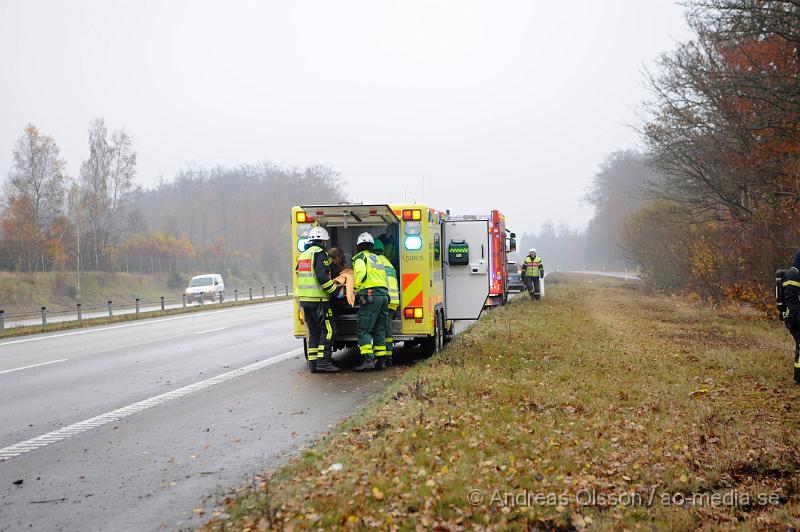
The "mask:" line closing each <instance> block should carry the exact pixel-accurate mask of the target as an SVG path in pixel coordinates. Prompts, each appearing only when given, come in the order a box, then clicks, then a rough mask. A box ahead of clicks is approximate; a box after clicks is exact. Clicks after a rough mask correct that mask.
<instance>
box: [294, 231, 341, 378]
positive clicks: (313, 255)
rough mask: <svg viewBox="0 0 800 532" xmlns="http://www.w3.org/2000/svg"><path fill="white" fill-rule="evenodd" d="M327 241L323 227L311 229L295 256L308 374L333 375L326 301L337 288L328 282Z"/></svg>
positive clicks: (331, 331)
mask: <svg viewBox="0 0 800 532" xmlns="http://www.w3.org/2000/svg"><path fill="white" fill-rule="evenodd" d="M329 240H330V236H328V231H327V230H326V229H325V228H324V227H320V226H317V227H313V228H312V229H311V231H309V233H308V242H307V243H306V246H305V250H304V251H303V252H302V253H301V254H300V256H299V257H297V265H296V266H295V272H296V273H297V298H298V300H299V301H300V308H302V309H303V319H304V320H305V322H306V325H307V326H308V338H307V353H308V367H309V369H310V370H311V372H312V373H316V372H323V373H336V372H338V371H339V368H337V367H336V366H334V365H333V363H332V362H331V361H332V358H333V335H334V333H335V327H336V325H335V322H334V320H333V310H332V309H331V304H330V298H331V296H332V295H333V294H335V293H336V291H337V289H339V285H337V284H336V283H334V282H333V281H332V280H331V271H330V267H331V258H330V257H329V256H328V252H327V251H326V250H325V246H326V244H327V242H328V241H329Z"/></svg>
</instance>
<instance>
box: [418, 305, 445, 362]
mask: <svg viewBox="0 0 800 532" xmlns="http://www.w3.org/2000/svg"><path fill="white" fill-rule="evenodd" d="M441 345H442V344H441V327H440V325H439V314H436V319H435V320H433V336H427V337H425V338H424V339H423V340H422V341H421V342H420V348H421V349H422V356H424V357H430V356H433V355H434V354H436V352H438V351H439V349H440V347H441Z"/></svg>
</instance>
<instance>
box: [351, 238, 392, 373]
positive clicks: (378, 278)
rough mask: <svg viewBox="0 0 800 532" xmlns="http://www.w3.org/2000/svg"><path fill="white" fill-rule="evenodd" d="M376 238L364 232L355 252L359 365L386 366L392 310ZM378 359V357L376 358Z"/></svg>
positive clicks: (354, 267)
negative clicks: (389, 317)
mask: <svg viewBox="0 0 800 532" xmlns="http://www.w3.org/2000/svg"><path fill="white" fill-rule="evenodd" d="M374 246H375V239H374V238H373V237H372V235H371V234H369V233H361V234H360V235H358V240H357V241H356V251H357V253H356V254H355V255H354V256H353V277H354V286H353V288H354V289H355V291H356V294H357V295H356V300H357V301H358V318H357V319H358V321H357V331H358V350H359V351H360V353H361V356H362V357H363V361H362V362H361V364H360V365H359V366H357V367H356V368H355V369H356V371H367V370H373V369H383V367H385V364H386V334H385V332H384V331H385V327H386V314H387V313H388V312H389V288H388V283H387V280H386V268H385V267H384V266H383V264H381V261H380V260H379V259H378V256H377V255H375V253H373V252H372V249H373V247H374ZM376 359H377V361H376Z"/></svg>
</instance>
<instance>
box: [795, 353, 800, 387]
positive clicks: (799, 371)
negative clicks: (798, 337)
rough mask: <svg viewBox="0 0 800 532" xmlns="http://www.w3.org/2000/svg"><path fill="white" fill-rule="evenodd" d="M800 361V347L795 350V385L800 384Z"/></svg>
mask: <svg viewBox="0 0 800 532" xmlns="http://www.w3.org/2000/svg"><path fill="white" fill-rule="evenodd" d="M798 360H800V345H798V346H797V347H795V349H794V383H795V384H800V366H798Z"/></svg>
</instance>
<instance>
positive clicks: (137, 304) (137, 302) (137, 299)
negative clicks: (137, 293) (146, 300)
mask: <svg viewBox="0 0 800 532" xmlns="http://www.w3.org/2000/svg"><path fill="white" fill-rule="evenodd" d="M136 314H139V298H138V297H137V298H136Z"/></svg>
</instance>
